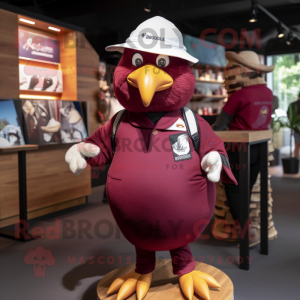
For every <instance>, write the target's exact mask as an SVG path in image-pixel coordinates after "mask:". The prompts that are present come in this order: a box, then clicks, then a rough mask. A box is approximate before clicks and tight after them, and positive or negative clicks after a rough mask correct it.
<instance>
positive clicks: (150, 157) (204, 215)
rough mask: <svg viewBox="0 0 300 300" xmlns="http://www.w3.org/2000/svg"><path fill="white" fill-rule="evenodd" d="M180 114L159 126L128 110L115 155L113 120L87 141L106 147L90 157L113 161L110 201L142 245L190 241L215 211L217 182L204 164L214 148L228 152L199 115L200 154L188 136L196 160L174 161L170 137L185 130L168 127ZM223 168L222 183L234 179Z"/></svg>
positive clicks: (151, 247)
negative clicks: (112, 136)
mask: <svg viewBox="0 0 300 300" xmlns="http://www.w3.org/2000/svg"><path fill="white" fill-rule="evenodd" d="M178 118H181V119H182V115H181V110H176V111H174V112H170V113H167V114H166V115H165V116H164V117H162V118H161V119H160V120H159V121H158V123H157V124H156V125H154V124H153V123H152V122H151V121H150V120H149V119H148V118H147V116H146V114H144V113H132V112H127V113H126V114H125V115H124V117H123V120H122V122H121V124H120V126H119V129H118V131H117V135H116V144H117V148H116V152H115V154H114V156H113V157H112V153H111V144H110V136H111V132H112V123H113V122H112V121H113V120H111V121H110V122H109V123H108V124H107V125H105V126H103V127H101V128H100V129H98V130H97V131H96V132H95V133H94V134H93V135H92V136H91V137H90V138H88V139H87V140H86V141H85V142H86V143H92V144H95V145H97V146H99V147H100V149H101V153H100V154H99V155H98V156H97V157H95V158H90V159H87V162H88V163H89V164H91V165H92V166H93V165H94V166H98V165H103V164H107V163H111V167H110V169H109V172H108V178H107V196H108V202H109V205H110V207H111V210H112V212H113V214H114V217H115V219H116V221H117V223H118V225H119V227H120V229H121V231H122V232H123V234H124V236H125V237H126V238H127V239H128V240H129V241H130V242H131V243H132V244H133V245H135V246H136V247H138V248H141V249H145V250H151V251H162V250H170V249H175V248H178V247H181V246H183V245H186V244H189V243H191V242H193V241H194V240H195V239H196V238H197V237H199V235H200V234H201V233H202V231H203V230H204V228H205V227H206V225H207V224H208V222H209V220H210V219H211V217H212V214H213V209H214V206H215V199H216V194H215V184H214V183H212V182H210V181H209V180H208V179H207V176H206V173H205V172H204V171H203V170H202V169H201V167H200V162H201V160H202V159H203V157H204V156H205V155H206V154H207V153H209V152H211V151H218V152H219V153H220V154H222V155H225V156H227V154H226V151H225V149H224V144H223V142H222V141H221V139H220V138H219V137H218V136H216V135H215V133H214V132H213V131H212V129H211V127H210V126H209V124H208V123H207V122H206V121H205V120H203V119H202V118H201V117H200V116H199V117H198V122H199V129H200V155H198V153H197V152H196V151H195V150H194V149H193V144H192V141H191V140H189V141H190V149H191V159H186V160H182V161H175V160H174V156H173V151H172V145H171V142H170V135H171V136H172V135H174V134H180V133H182V134H183V133H185V132H183V131H176V130H175V131H174V130H166V129H167V128H169V127H170V126H171V125H172V124H174V123H175V122H176V121H177V120H178ZM155 130H156V131H155ZM153 132H154V133H156V132H157V133H156V134H153ZM219 167H220V168H223V172H222V181H223V182H229V183H235V179H234V177H233V176H232V173H231V171H230V169H228V168H227V167H226V166H224V165H223V166H219Z"/></svg>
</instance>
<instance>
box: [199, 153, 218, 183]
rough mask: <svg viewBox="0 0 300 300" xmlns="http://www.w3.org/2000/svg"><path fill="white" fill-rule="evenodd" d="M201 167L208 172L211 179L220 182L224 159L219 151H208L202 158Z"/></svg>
mask: <svg viewBox="0 0 300 300" xmlns="http://www.w3.org/2000/svg"><path fill="white" fill-rule="evenodd" d="M201 167H202V169H203V170H204V171H205V172H206V173H207V178H208V180H209V181H211V182H218V181H219V180H220V174H221V171H222V160H221V156H220V154H219V153H218V152H217V151H212V152H209V153H207V154H206V155H205V156H204V157H203V159H202V162H201Z"/></svg>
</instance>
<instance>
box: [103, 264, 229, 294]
mask: <svg viewBox="0 0 300 300" xmlns="http://www.w3.org/2000/svg"><path fill="white" fill-rule="evenodd" d="M134 268H135V263H133V264H130V265H127V266H124V267H121V268H118V269H116V270H113V271H111V272H110V273H108V274H107V275H105V276H104V277H103V278H102V279H101V280H100V281H99V283H98V286H97V296H98V297H97V299H98V300H106V299H107V300H115V299H117V293H116V294H113V295H110V296H109V297H107V295H106V293H107V290H108V288H109V286H110V285H111V283H112V282H113V281H114V280H115V279H116V278H118V277H120V276H121V275H124V274H126V273H128V272H130V271H131V270H134ZM196 270H199V271H203V272H206V273H208V274H210V275H211V276H213V277H214V278H215V279H216V280H217V281H218V283H219V284H220V285H221V288H220V289H210V290H209V293H210V299H211V300H233V284H232V281H231V280H230V278H229V277H228V276H227V275H226V274H225V273H223V272H222V271H220V270H219V269H217V268H215V267H213V266H209V265H206V264H204V263H198V262H196ZM178 278H179V277H178V276H177V275H174V274H173V271H172V263H171V260H170V259H161V260H157V261H156V267H155V270H154V271H153V273H152V283H151V286H150V290H149V292H148V294H147V295H146V297H145V298H144V300H150V299H151V300H161V299H163V300H186V298H185V296H184V295H183V293H182V292H181V289H180V287H179V284H178ZM127 299H128V300H136V295H135V294H133V295H132V296H130V297H129V298H127ZM196 299H200V298H199V297H198V296H196V295H194V297H193V300H196ZM201 299H202V298H201Z"/></svg>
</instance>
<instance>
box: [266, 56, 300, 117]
mask: <svg viewBox="0 0 300 300" xmlns="http://www.w3.org/2000/svg"><path fill="white" fill-rule="evenodd" d="M267 62H268V64H270V63H271V64H274V65H275V69H274V71H273V73H271V74H268V76H267V81H268V87H270V88H271V89H272V90H273V94H274V95H276V96H277V97H278V99H279V109H282V110H283V111H284V112H286V111H287V109H288V106H289V104H290V103H291V102H294V101H296V100H297V99H298V94H299V92H300V53H297V54H288V55H274V56H269V57H268V58H267Z"/></svg>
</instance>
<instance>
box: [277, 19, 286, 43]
mask: <svg viewBox="0 0 300 300" xmlns="http://www.w3.org/2000/svg"><path fill="white" fill-rule="evenodd" d="M277 30H278V35H277V37H278V38H279V39H281V38H283V37H284V32H283V28H282V25H281V23H280V22H279V23H278V28H277Z"/></svg>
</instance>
